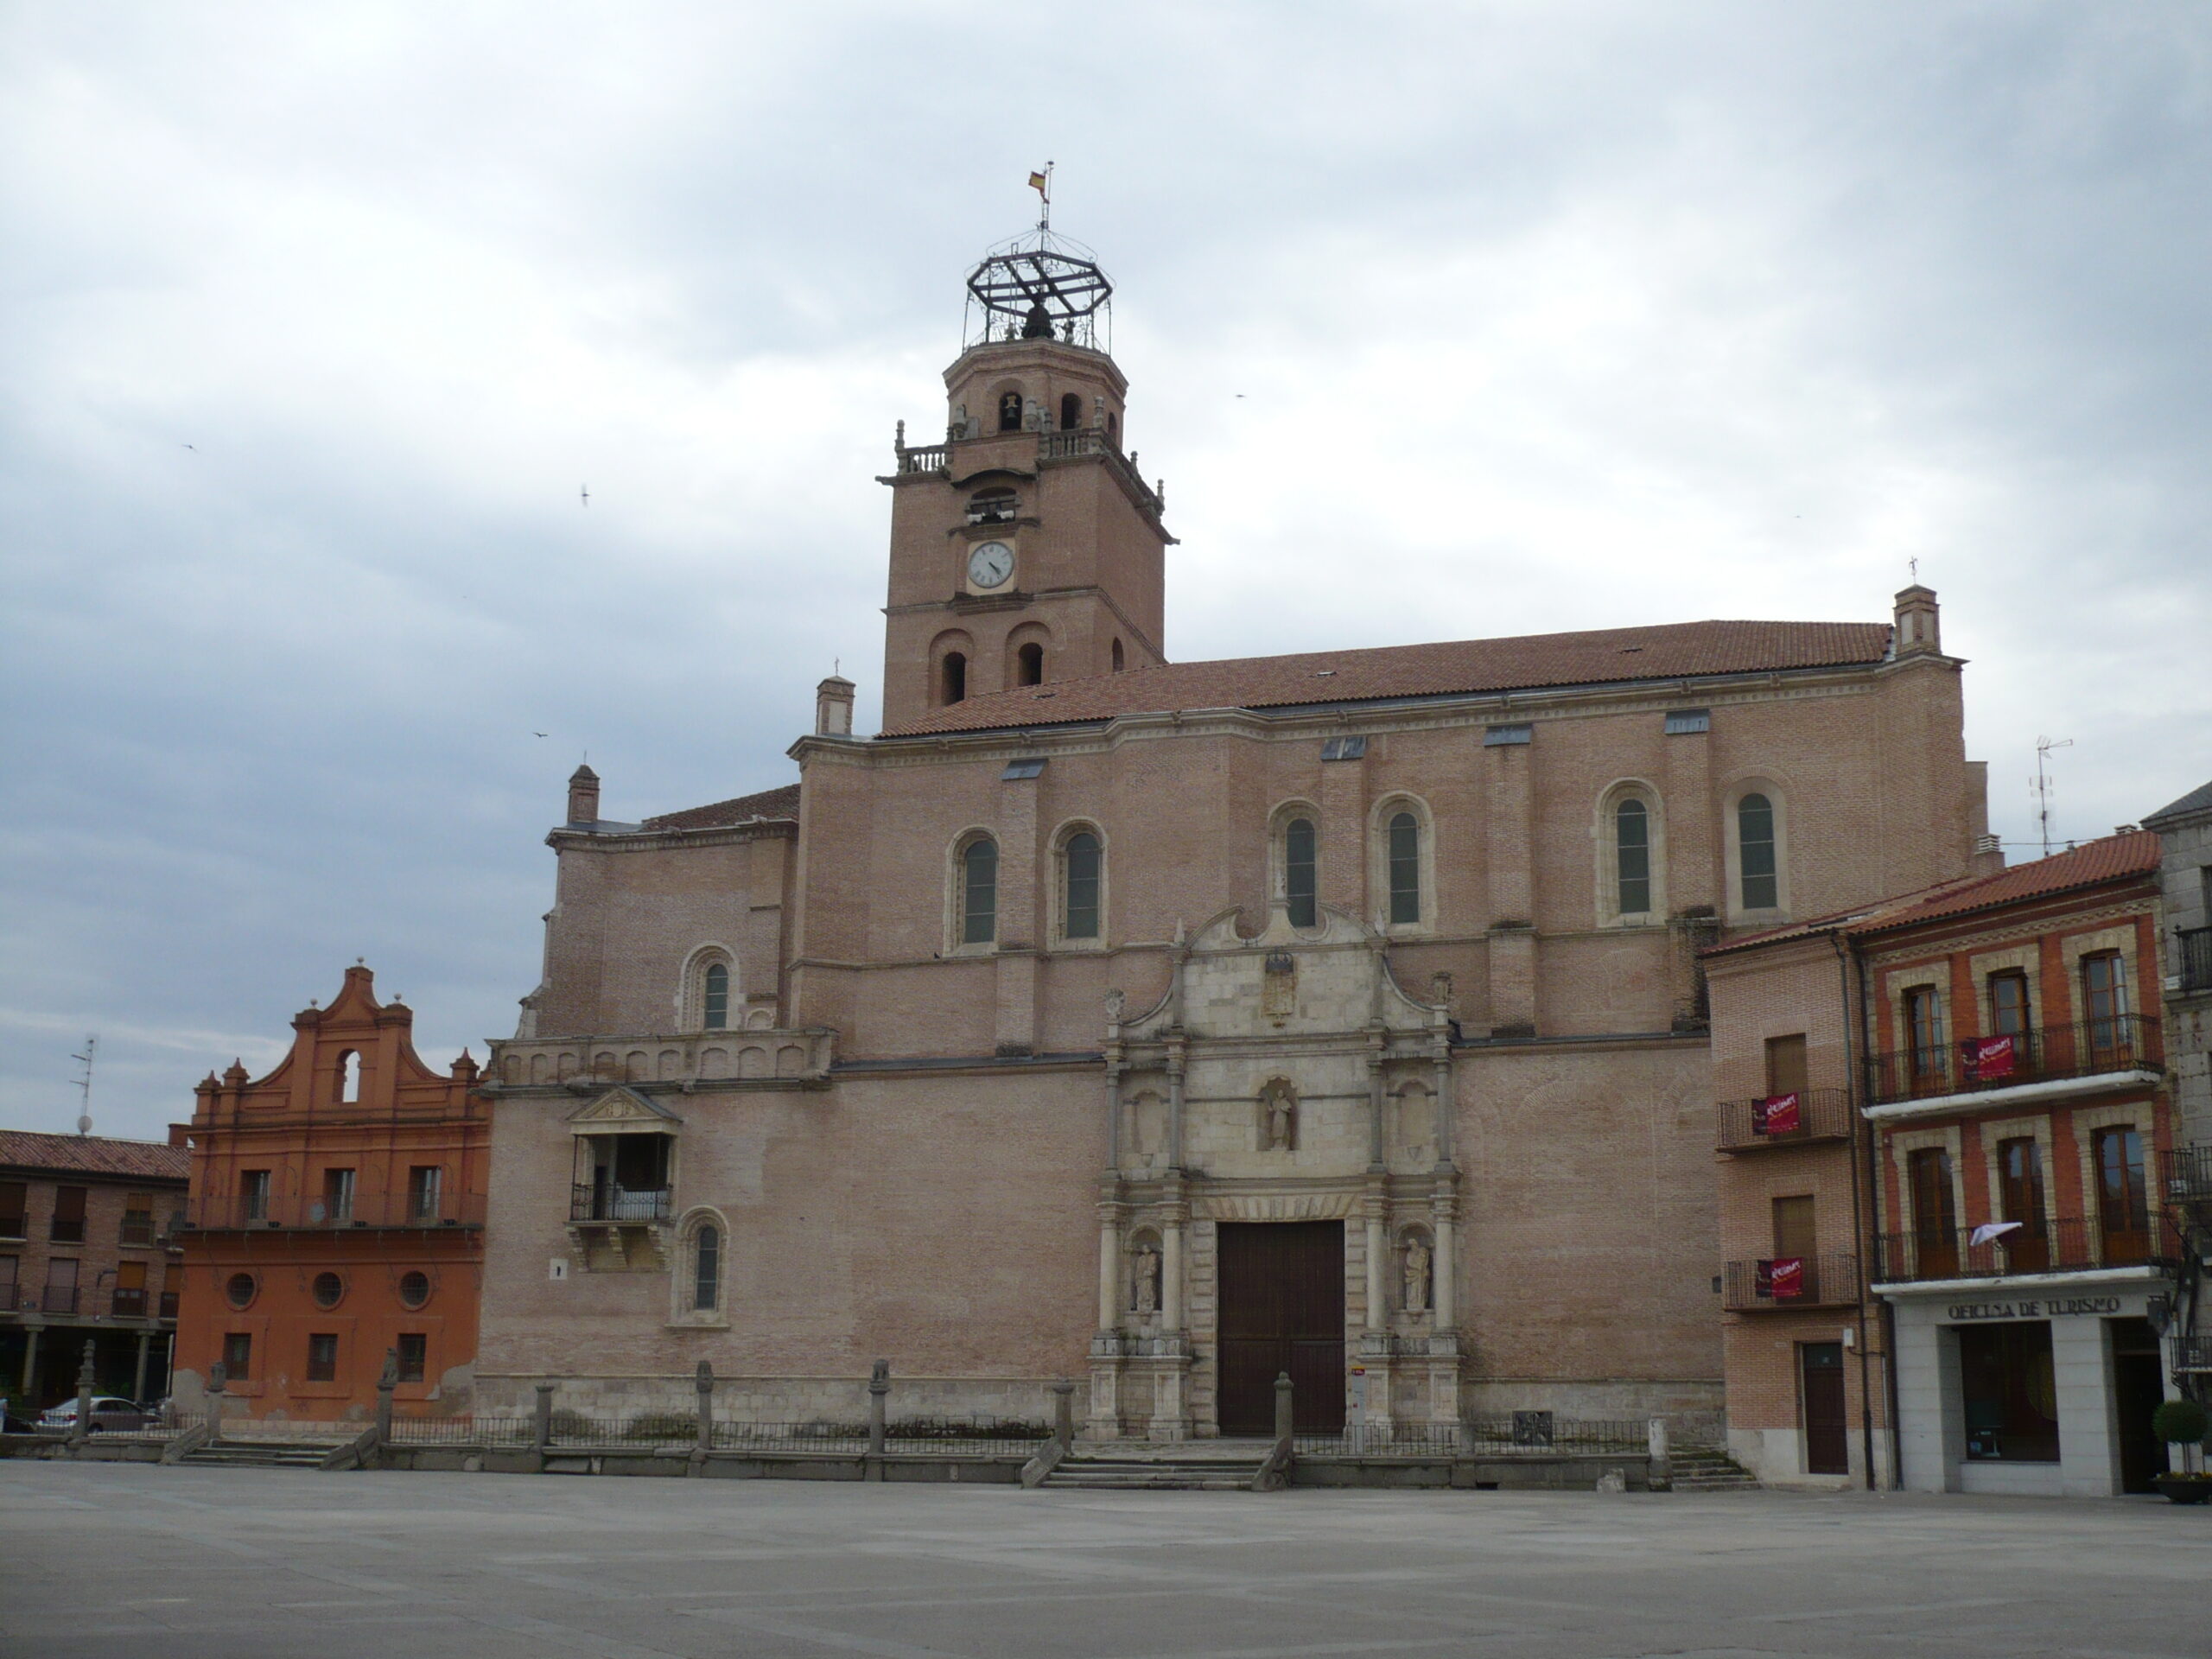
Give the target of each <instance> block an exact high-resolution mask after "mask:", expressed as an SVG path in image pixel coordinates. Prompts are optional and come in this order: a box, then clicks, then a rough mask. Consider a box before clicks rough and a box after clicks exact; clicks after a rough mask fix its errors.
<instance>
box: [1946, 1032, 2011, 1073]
mask: <svg viewBox="0 0 2212 1659" xmlns="http://www.w3.org/2000/svg"><path fill="white" fill-rule="evenodd" d="M1959 1050H1960V1058H1962V1059H1963V1060H1965V1062H1966V1074H1967V1082H1969V1083H1993V1082H1995V1081H1997V1080H1998V1079H1999V1078H2000V1077H2011V1076H2012V1073H2013V1072H2014V1071H2017V1070H2018V1069H2019V1064H2020V1039H2018V1037H1969V1038H1967V1039H1966V1040H1965V1041H1964V1042H1962V1043H1961V1044H1960V1045H1959Z"/></svg>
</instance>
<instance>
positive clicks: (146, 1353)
mask: <svg viewBox="0 0 2212 1659" xmlns="http://www.w3.org/2000/svg"><path fill="white" fill-rule="evenodd" d="M153 1349H154V1333H153V1332H150V1331H141V1332H139V1333H138V1367H137V1370H134V1371H133V1372H132V1373H131V1374H130V1403H131V1404H133V1405H134V1406H137V1405H143V1404H145V1402H146V1363H147V1362H148V1361H149V1359H151V1358H152V1357H153Z"/></svg>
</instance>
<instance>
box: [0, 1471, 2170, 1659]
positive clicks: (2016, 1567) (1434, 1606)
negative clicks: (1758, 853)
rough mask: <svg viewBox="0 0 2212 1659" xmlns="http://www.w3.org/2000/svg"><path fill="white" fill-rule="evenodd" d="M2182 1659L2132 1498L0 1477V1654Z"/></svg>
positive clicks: (343, 1658)
mask: <svg viewBox="0 0 2212 1659" xmlns="http://www.w3.org/2000/svg"><path fill="white" fill-rule="evenodd" d="M1338 1654H1343V1655H1360V1654H1376V1655H1388V1656H1410V1659H1422V1656H1429V1655H1452V1656H1461V1655H1478V1656H1484V1659H1489V1656H1503V1659H1521V1656H1530V1659H1535V1656H1554V1655H1558V1656H1568V1655H1571V1656H1577V1659H1583V1656H1591V1659H1596V1656H1646V1655H1654V1656H1656V1655H1667V1656H1670V1659H1752V1656H1764V1655H1770V1654H1788V1655H1808V1656H1809V1655H1881V1656H1884V1659H1923V1656H1925V1659H1941V1656H1951V1655H1976V1656H1979V1655H2001V1656H2007V1659H2012V1656H2023V1655H2046V1654H2049V1655H2077V1656H2083V1659H2090V1656H2094V1659H2123V1656H2124V1659H2137V1656H2141V1659H2153V1656H2155V1659H2205V1656H2206V1655H2208V1654H2212V1507H2208V1508H2204V1509H2196V1510H2188V1509H2182V1508H2178V1507H2176V1506H2172V1505H2169V1504H2166V1503H2163V1502H2160V1501H2158V1500H2156V1499H2149V1500H2144V1499H2121V1500H2116V1501H2113V1502H2106V1503H2062V1502H2057V1501H2053V1500H2037V1499H2009V1498H1966V1497H1952V1498H1927V1497H1896V1496H1889V1497H1874V1496H1870V1495H1866V1494H1851V1495H1846V1496H1834V1497H1828V1496H1821V1497H1815V1496H1796V1495H1787V1494H1778V1493H1764V1492H1746V1493H1715V1494H1710V1495H1706V1496H1701V1497H1700V1496H1683V1497H1664V1496H1644V1495H1640V1494H1639V1495H1627V1496H1599V1495H1597V1494H1594V1493H1562V1494H1544V1495H1529V1496H1515V1495H1511V1494H1505V1493H1497V1492H1465V1493H1445V1494H1439V1495H1427V1494H1415V1493H1394V1492H1324V1491H1292V1492H1286V1493H1281V1494H1277V1495H1274V1496H1269V1497H1252V1496H1249V1495H1245V1494H1242V1493H1160V1494H1154V1493H1065V1494H1064V1493H1032V1492H1022V1491H1018V1490H1014V1489H1011V1488H1007V1487H977V1486H969V1487H960V1486H908V1485H883V1486H861V1485H843V1484H807V1483H799V1482H790V1481H721V1480H703V1481H702V1480H641V1479H613V1478H599V1479H589V1478H573V1479H564V1478H556V1477H550V1476H548V1477H499V1476H481V1475H432V1474H350V1475H318V1474H315V1473H300V1472H291V1471H261V1470H213V1469H211V1470H199V1469H175V1468H172V1469H158V1468H152V1467H147V1466H143V1465H140V1466H133V1465H112V1464H110V1465H100V1464H67V1463H29V1462H11V1463H5V1464H0V1655H5V1656H7V1659H48V1656H68V1659H77V1656H86V1659H91V1656H99V1659H109V1656H147V1659H200V1656H208V1659H263V1656H284V1659H290V1656H313V1659H355V1656H360V1659H372V1656H373V1659H392V1656H410V1659H413V1656H445V1655H456V1656H458V1655H467V1656H470V1659H510V1656H513V1659H523V1656H530V1659H566V1656H570V1655H588V1656H594V1659H661V1656H668V1655H683V1656H709V1655H713V1656H725V1655H742V1656H746V1659H781V1656H786V1655H788V1656H793V1659H820V1656H837V1655H868V1656H878V1659H943V1656H958V1659H971V1656H972V1659H983V1656H1022V1659H1107V1656H1115V1659H1121V1656H1128V1659H1169V1656H1173V1659H1264V1656H1273V1655H1286V1656H1291V1655H1316V1656H1319V1655H1338Z"/></svg>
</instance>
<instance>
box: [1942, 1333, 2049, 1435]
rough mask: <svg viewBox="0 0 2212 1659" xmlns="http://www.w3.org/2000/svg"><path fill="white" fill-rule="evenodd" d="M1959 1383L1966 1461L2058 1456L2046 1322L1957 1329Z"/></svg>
mask: <svg viewBox="0 0 2212 1659" xmlns="http://www.w3.org/2000/svg"><path fill="white" fill-rule="evenodd" d="M1959 1386H1960V1389H1961V1393H1963V1394H1964V1395H1965V1401H1964V1404H1965V1408H1966V1430H1967V1458H1968V1459H1970V1460H1973V1461H1974V1462H1986V1463H2056V1462H2057V1461H2058V1383H2057V1376H2056V1372H2055V1371H2054V1370H2053V1368H2052V1365H2051V1357H2050V1324H2049V1322H2048V1321H2045V1320H2041V1319H2038V1320H2036V1321H2034V1322H2032V1323H2028V1324H2019V1325H2009V1324H2008V1325H1967V1326H1964V1327H1962V1328H1961V1329H1960V1331H1959Z"/></svg>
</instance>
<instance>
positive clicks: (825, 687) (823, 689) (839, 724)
mask: <svg viewBox="0 0 2212 1659" xmlns="http://www.w3.org/2000/svg"><path fill="white" fill-rule="evenodd" d="M814 731H815V735H817V737H850V736H851V735H852V734H853V683H852V682H851V681H850V680H849V679H846V678H845V677H843V676H842V675H838V674H832V675H831V676H830V677H829V678H828V679H826V680H824V681H823V682H822V683H821V684H819V685H817V686H816V687H815V688H814Z"/></svg>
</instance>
